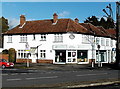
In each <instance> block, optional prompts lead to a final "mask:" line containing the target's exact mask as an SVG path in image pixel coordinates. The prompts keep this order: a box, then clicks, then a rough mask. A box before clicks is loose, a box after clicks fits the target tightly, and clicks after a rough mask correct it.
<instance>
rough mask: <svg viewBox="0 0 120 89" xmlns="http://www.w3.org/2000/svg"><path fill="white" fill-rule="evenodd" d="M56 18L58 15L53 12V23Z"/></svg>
mask: <svg viewBox="0 0 120 89" xmlns="http://www.w3.org/2000/svg"><path fill="white" fill-rule="evenodd" d="M57 20H58V15H57V14H56V13H54V14H53V23H56V22H57Z"/></svg>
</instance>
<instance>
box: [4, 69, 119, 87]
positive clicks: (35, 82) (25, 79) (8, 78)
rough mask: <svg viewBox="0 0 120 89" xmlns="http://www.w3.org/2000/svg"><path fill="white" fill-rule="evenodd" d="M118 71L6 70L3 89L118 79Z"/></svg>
mask: <svg viewBox="0 0 120 89" xmlns="http://www.w3.org/2000/svg"><path fill="white" fill-rule="evenodd" d="M118 73H119V71H118V70H89V69H86V70H79V71H78V70H77V71H73V70H72V71H58V70H57V71H55V70H19V69H6V70H3V73H2V80H3V81H2V86H3V87H49V86H52V85H54V86H55V85H57V84H73V83H79V82H89V81H99V80H107V79H118Z"/></svg>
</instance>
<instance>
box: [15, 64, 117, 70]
mask: <svg viewBox="0 0 120 89" xmlns="http://www.w3.org/2000/svg"><path fill="white" fill-rule="evenodd" d="M15 68H18V69H34V70H62V71H66V70H69V71H71V70H81V69H99V70H100V69H102V70H103V69H117V68H115V67H114V65H113V64H110V65H108V64H103V66H102V67H98V65H97V64H95V65H94V67H92V66H91V65H90V64H47V63H31V64H29V67H27V64H26V63H21V64H15Z"/></svg>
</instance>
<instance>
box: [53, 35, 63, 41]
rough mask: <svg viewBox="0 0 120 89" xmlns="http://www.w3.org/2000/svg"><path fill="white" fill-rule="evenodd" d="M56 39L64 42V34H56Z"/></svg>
mask: <svg viewBox="0 0 120 89" xmlns="http://www.w3.org/2000/svg"><path fill="white" fill-rule="evenodd" d="M54 38H55V39H54V41H55V42H63V36H62V34H55V37H54Z"/></svg>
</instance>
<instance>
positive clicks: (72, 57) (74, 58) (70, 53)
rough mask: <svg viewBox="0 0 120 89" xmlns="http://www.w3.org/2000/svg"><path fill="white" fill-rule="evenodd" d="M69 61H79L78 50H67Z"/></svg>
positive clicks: (67, 60)
mask: <svg viewBox="0 0 120 89" xmlns="http://www.w3.org/2000/svg"><path fill="white" fill-rule="evenodd" d="M66 56H67V59H66V62H67V63H76V62H77V51H76V50H68V51H67V55H66Z"/></svg>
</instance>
